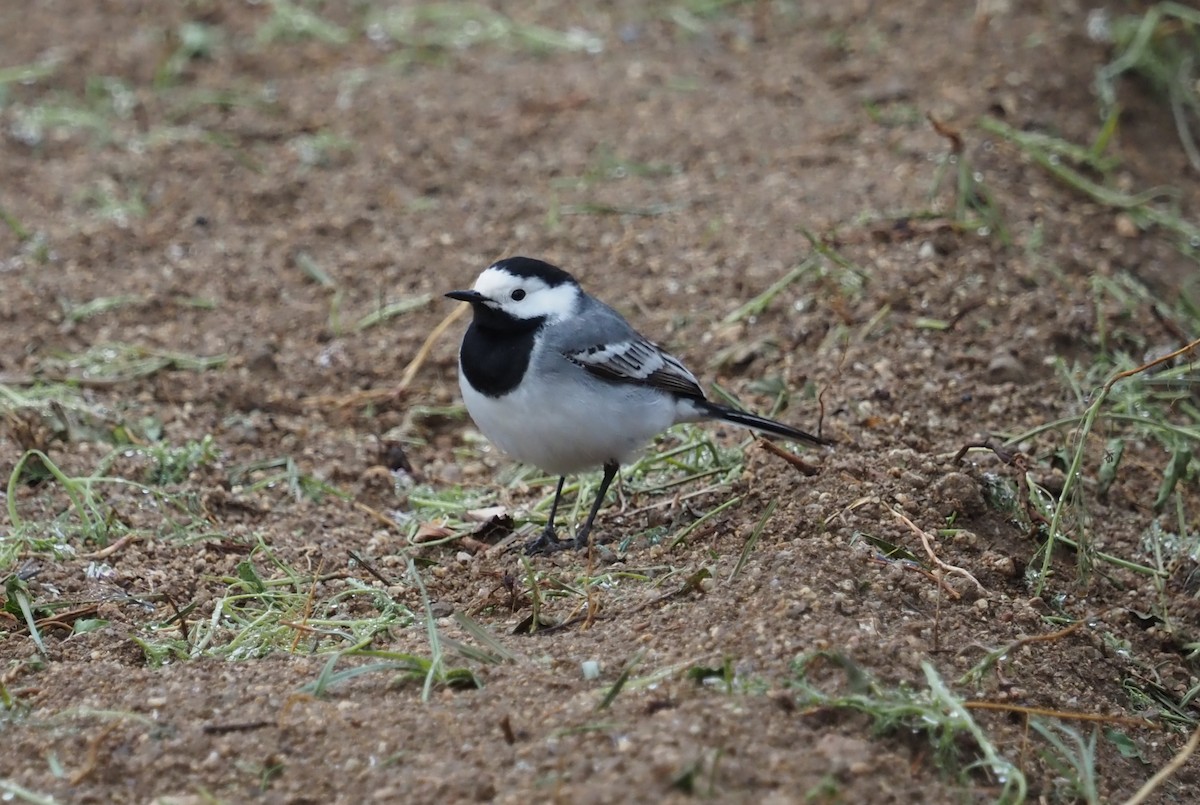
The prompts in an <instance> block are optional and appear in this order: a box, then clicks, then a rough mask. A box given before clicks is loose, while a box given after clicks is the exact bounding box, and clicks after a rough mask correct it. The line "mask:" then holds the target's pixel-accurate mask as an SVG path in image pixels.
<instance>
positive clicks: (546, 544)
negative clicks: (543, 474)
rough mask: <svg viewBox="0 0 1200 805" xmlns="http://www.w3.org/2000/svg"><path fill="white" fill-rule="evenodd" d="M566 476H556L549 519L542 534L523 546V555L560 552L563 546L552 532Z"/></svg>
mask: <svg viewBox="0 0 1200 805" xmlns="http://www.w3.org/2000/svg"><path fill="white" fill-rule="evenodd" d="M566 480H567V476H565V475H560V476H558V488H557V489H555V490H554V502H553V503H551V504H550V517H549V519H547V520H546V527H545V528H543V529H542V533H541V534H539V535H538V537H537V538H536V539H534V540H533V541H531V542H530V543H529V544H528V545H526V546H525V553H527V554H529V555H530V556H533V555H534V554H537V553H551V552H553V551H556V550H561V549H562V548H563V546H564V544H566V545H569V544H570V543H562V542H560V541H559V539H558V534H557V533H555V531H554V514H555V513H556V512H557V511H558V499H559V498H560V497H562V490H563V484H564V483H565V482H566Z"/></svg>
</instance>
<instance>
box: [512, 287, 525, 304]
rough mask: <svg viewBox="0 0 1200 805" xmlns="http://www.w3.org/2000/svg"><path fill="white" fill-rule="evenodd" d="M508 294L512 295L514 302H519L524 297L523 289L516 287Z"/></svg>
mask: <svg viewBox="0 0 1200 805" xmlns="http://www.w3.org/2000/svg"><path fill="white" fill-rule="evenodd" d="M509 296H510V297H512V300H513V301H514V302H520V301H521V300H522V299H524V298H525V289H524V288H517V290H515V291H513V292H512V293H511V294H509Z"/></svg>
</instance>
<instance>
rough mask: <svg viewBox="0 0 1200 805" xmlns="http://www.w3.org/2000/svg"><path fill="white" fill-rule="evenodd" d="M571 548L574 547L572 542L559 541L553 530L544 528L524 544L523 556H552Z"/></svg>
mask: <svg viewBox="0 0 1200 805" xmlns="http://www.w3.org/2000/svg"><path fill="white" fill-rule="evenodd" d="M573 547H575V543H574V542H573V541H572V540H569V539H559V538H558V535H557V534H556V533H555V532H554V529H553V528H546V529H544V530H543V531H542V533H541V534H539V535H538V536H537V537H536V538H535V539H532V540H530V541H529V542H528V543H526V544H525V554H526V555H527V556H537V555H538V554H552V553H555V552H557V551H563V550H566V549H567V548H573Z"/></svg>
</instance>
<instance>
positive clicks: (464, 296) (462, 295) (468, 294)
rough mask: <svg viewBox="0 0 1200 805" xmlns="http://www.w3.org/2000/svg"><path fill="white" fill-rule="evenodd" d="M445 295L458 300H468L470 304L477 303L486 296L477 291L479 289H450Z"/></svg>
mask: <svg viewBox="0 0 1200 805" xmlns="http://www.w3.org/2000/svg"><path fill="white" fill-rule="evenodd" d="M446 296H448V297H450V298H451V299H457V300H458V301H460V302H470V303H471V304H472V305H474V304H478V303H479V302H482V301H483V300H485V299H487V297H486V296H484V295H483V294H481V293H479V291H451V292H450V293H448V294H446Z"/></svg>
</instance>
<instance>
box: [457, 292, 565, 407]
mask: <svg viewBox="0 0 1200 805" xmlns="http://www.w3.org/2000/svg"><path fill="white" fill-rule="evenodd" d="M474 307H475V310H474V314H475V317H474V318H473V319H472V321H471V326H470V327H468V328H467V334H466V335H465V336H463V342H462V353H461V358H462V372H463V374H464V375H466V377H467V381H468V382H469V383H470V384H471V387H472V388H474V389H475V390H476V391H478V392H479V393H480V394H483V395H484V396H487V397H503V396H504V395H505V394H508V393H509V392H511V391H512V390H513V389H515V388H516V387H517V386H518V385H519V384H520V382H521V378H523V377H525V372H526V370H527V369H529V358H530V356H531V355H532V354H533V339H534V336H536V335H537V331H538V330H540V329H541V327H542V325H543V324H545V322H546V319H545V318H544V317H542V318H537V319H514V318H513V317H512V316H509V315H507V314H504V313H499V312H497V311H495V310H492V309H491V308H489V307H487V306H486V305H482V304H480V305H475V306H474Z"/></svg>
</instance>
